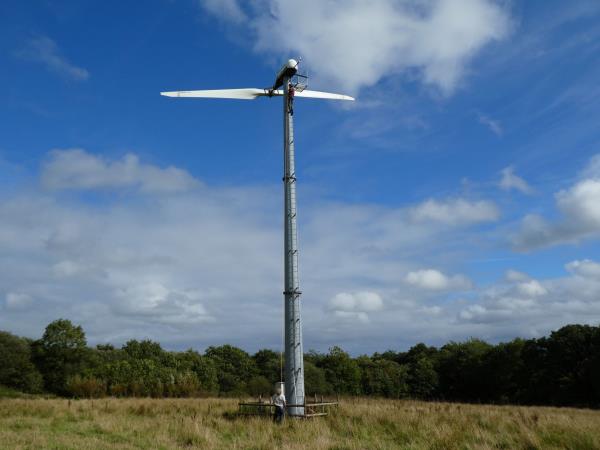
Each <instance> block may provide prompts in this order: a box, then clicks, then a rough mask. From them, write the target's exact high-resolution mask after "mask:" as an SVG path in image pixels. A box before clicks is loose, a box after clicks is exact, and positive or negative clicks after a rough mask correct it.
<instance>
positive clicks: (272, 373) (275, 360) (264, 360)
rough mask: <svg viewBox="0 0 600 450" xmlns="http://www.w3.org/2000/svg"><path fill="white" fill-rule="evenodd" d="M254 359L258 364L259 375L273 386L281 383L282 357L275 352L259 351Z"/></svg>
mask: <svg viewBox="0 0 600 450" xmlns="http://www.w3.org/2000/svg"><path fill="white" fill-rule="evenodd" d="M252 359H253V360H254V363H255V364H256V369H257V370H258V373H259V374H260V375H262V376H263V377H265V378H266V379H267V380H269V383H271V384H272V385H274V384H275V382H277V381H281V370H280V368H281V355H280V354H279V353H276V352H274V351H273V350H267V349H263V350H259V351H258V352H256V353H255V354H254V355H253V356H252Z"/></svg>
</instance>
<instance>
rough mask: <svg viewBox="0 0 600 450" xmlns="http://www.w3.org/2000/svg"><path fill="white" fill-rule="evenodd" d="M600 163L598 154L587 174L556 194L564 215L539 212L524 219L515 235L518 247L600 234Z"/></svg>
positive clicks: (576, 239) (543, 244) (557, 204)
mask: <svg viewBox="0 0 600 450" xmlns="http://www.w3.org/2000/svg"><path fill="white" fill-rule="evenodd" d="M597 165H598V156H596V157H595V158H593V159H592V161H591V162H590V164H589V165H588V167H587V168H586V170H584V171H583V178H580V179H579V180H578V181H577V182H576V183H575V184H574V185H573V186H571V187H570V188H568V189H563V190H561V191H559V192H558V193H556V194H555V200H556V207H557V209H558V210H559V211H560V213H561V216H562V217H561V218H560V219H558V220H556V221H554V222H551V221H548V220H546V219H544V218H543V217H541V216H539V215H535V214H530V215H528V216H526V217H525V218H524V219H523V223H522V225H521V230H520V231H519V233H518V234H516V235H515V236H514V237H513V244H514V245H515V247H516V248H517V249H520V250H531V249H536V248H540V247H546V246H551V245H556V244H564V243H577V242H579V241H581V240H582V239H585V238H592V237H598V236H600V171H599V170H597V167H596V166H597Z"/></svg>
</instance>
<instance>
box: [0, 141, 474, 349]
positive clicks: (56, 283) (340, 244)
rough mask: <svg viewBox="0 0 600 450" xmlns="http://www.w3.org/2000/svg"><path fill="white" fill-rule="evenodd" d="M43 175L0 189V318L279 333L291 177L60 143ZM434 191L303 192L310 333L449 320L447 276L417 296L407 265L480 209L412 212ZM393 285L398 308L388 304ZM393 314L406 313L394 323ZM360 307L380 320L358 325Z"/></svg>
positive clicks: (11, 323) (150, 332)
mask: <svg viewBox="0 0 600 450" xmlns="http://www.w3.org/2000/svg"><path fill="white" fill-rule="evenodd" d="M40 177H41V178H40V180H41V182H40V184H39V185H34V186H29V187H28V188H27V189H23V190H19V189H15V190H7V191H5V192H3V193H2V194H1V195H2V197H0V249H1V250H2V251H1V252H0V264H1V265H2V267H4V268H5V271H4V273H3V275H4V276H3V277H1V278H0V295H2V296H3V301H2V300H0V310H1V312H0V329H2V328H3V329H9V330H11V331H14V332H17V333H20V334H24V335H29V336H36V335H38V334H39V332H40V330H42V329H43V326H44V325H46V324H47V323H48V322H50V321H51V320H53V319H55V318H56V317H59V316H63V317H68V318H70V319H72V320H74V321H76V322H78V323H81V324H82V325H83V326H84V328H85V329H86V331H87V332H88V336H89V339H90V342H92V343H96V342H106V341H110V342H113V343H120V342H123V341H125V340H127V339H130V338H134V337H137V338H140V337H150V338H153V339H156V340H160V341H161V342H164V343H165V345H167V346H169V347H171V348H173V347H178V348H182V347H188V346H194V347H196V348H202V347H203V346H206V345H212V344H221V343H223V342H230V343H232V344H238V345H243V346H248V343H249V342H250V343H251V344H250V345H254V346H256V347H261V346H263V347H272V348H276V347H277V346H278V345H279V342H280V339H281V336H280V332H281V327H280V322H279V318H280V314H281V310H282V306H283V303H282V295H281V287H280V286H281V283H282V280H281V278H282V275H281V271H282V267H281V258H280V254H281V226H282V225H281V211H280V205H281V204H280V201H279V198H280V187H279V186H278V185H276V186H266V187H258V186H248V185H245V186H237V187H234V188H229V187H213V186H208V185H206V184H204V183H202V182H201V181H200V180H197V179H194V178H192V177H191V175H189V174H188V173H187V172H185V171H184V170H182V169H179V168H161V167H157V166H154V165H151V164H148V163H147V162H145V161H143V160H140V159H139V158H137V157H134V156H125V157H123V158H108V157H105V156H101V155H97V154H94V153H91V152H88V151H86V150H83V149H78V150H58V151H54V152H51V153H50V154H48V155H47V157H46V158H45V159H44V160H43V161H42V164H41V171H40ZM39 187H43V189H41V190H40V189H39ZM65 189H69V190H72V191H76V192H77V191H84V192H88V191H89V190H110V191H111V192H119V195H118V196H113V195H111V196H107V197H105V198H103V201H102V202H101V204H97V203H96V202H94V201H92V202H90V201H89V197H88V196H87V195H83V196H64V195H62V192H63V190H65ZM165 194H168V195H165ZM432 201H433V202H434V203H435V205H438V206H439V205H446V203H447V201H445V200H435V199H431V200H430V201H429V202H430V203H431V202H432ZM455 201H456V200H452V201H451V203H452V204H454V202H455ZM457 204H459V205H460V204H463V203H462V202H458V203H457ZM464 204H471V202H469V201H467V200H464ZM422 206H423V204H417V205H414V206H407V207H401V208H393V207H388V206H376V205H367V204H345V203H328V202H326V201H324V200H323V199H322V198H313V199H308V198H305V200H304V203H303V208H302V210H301V211H302V214H301V216H300V220H301V221H302V224H301V225H302V226H301V229H300V238H301V243H302V247H301V255H300V256H301V279H302V290H303V292H304V294H303V298H302V300H303V314H304V316H305V318H306V322H305V326H306V336H307V346H308V345H312V346H314V347H313V348H315V347H317V348H322V349H326V348H328V347H329V346H330V345H331V343H332V342H337V341H339V340H340V339H349V338H352V339H357V342H355V343H354V344H353V345H351V344H348V348H352V347H354V348H358V347H360V346H364V345H367V344H366V342H367V341H366V340H362V339H360V340H359V337H362V338H366V337H370V339H375V337H373V336H374V335H371V334H370V333H371V332H373V330H374V329H377V327H379V326H380V327H381V329H382V330H383V329H386V330H387V331H388V332H391V331H390V330H396V329H397V327H398V324H399V323H402V324H403V327H405V328H407V327H410V326H412V325H411V324H414V323H427V322H428V321H430V320H442V318H443V317H444V316H445V315H444V314H443V312H442V311H441V307H440V306H439V305H437V304H435V302H433V301H430V300H429V299H427V298H426V295H427V293H436V294H438V293H442V292H444V291H440V290H437V291H436V290H426V289H421V290H419V289H413V290H412V291H411V293H410V297H406V296H405V294H406V292H404V291H406V289H405V288H404V289H403V287H404V286H403V283H402V280H401V279H399V275H398V274H406V273H407V272H409V271H410V267H414V264H415V262H416V261H420V259H422V258H425V259H426V258H427V255H429V254H431V251H432V249H435V251H438V252H439V251H444V247H445V246H447V245H457V244H458V243H460V242H461V240H460V239H462V237H460V236H461V235H460V232H461V225H464V226H469V227H472V226H473V225H474V222H473V216H472V214H471V208H469V207H466V208H460V207H459V208H457V209H458V214H459V216H460V215H461V214H467V215H468V217H461V218H460V219H456V218H455V219H452V220H451V221H450V222H449V221H448V219H443V220H439V218H435V217H434V218H433V219H432V218H431V217H428V216H427V214H420V215H419V214H417V216H415V211H419V210H422V209H423V208H422ZM442 207H443V208H444V206H442ZM449 223H451V224H452V226H448V224H449ZM409 261H410V262H409ZM232 280H235V282H232ZM448 280H449V281H447V282H446V283H447V284H448V286H457V285H458V284H460V283H459V281H460V278H454V277H451V276H448ZM9 293H13V294H20V295H21V294H23V295H27V296H28V297H27V298H31V299H35V306H36V307H35V308H33V307H32V305H33V304H34V303H33V300H32V303H30V304H29V305H28V306H23V307H21V308H17V307H16V304H17V303H18V300H17V299H18V297H15V295H11V296H10V301H7V298H9V297H8V294H9ZM388 297H389V299H390V300H389V302H388ZM23 298H25V297H23ZM383 299H385V310H386V311H388V307H389V308H391V309H390V310H389V311H392V312H391V313H390V315H389V317H388V315H387V314H381V311H383V306H384V303H383ZM21 303H22V304H23V305H26V304H27V302H26V301H23V302H21ZM324 308H325V310H326V312H327V314H323V309H324ZM332 317H333V318H335V319H339V320H331V318H332ZM391 317H395V322H394V323H390V324H387V325H386V323H385V321H387V320H388V319H389V318H391ZM357 321H358V322H359V323H360V322H362V323H366V322H368V323H369V324H371V325H369V326H368V327H361V330H362V331H361V333H356V332H355V331H354V330H351V328H352V323H355V322H357ZM256 324H263V325H264V326H261V327H256ZM328 327H329V328H328ZM373 327H374V328H373ZM440 329H441V328H440ZM175 331H176V332H175ZM398 338H399V337H398ZM382 339H383V338H382ZM382 342H383V341H382ZM374 345H375V344H374ZM249 349H251V348H249Z"/></svg>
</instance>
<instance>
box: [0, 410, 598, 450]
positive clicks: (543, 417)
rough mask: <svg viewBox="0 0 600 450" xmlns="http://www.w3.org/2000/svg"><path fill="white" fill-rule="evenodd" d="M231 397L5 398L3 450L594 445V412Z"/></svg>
mask: <svg viewBox="0 0 600 450" xmlns="http://www.w3.org/2000/svg"><path fill="white" fill-rule="evenodd" d="M236 410H237V400H234V399H115V398H108V399H100V400H76V401H75V400H73V401H69V400H64V399H35V400H33V399H4V400H0V448H1V449H12V448H19V449H40V448H52V449H102V448H111V449H112V448H114V449H171V448H202V449H229V448H231V449H272V448H274V449H315V450H321V449H332V450H333V449H339V450H341V449H398V448H406V449H454V448H456V449H469V448H473V449H600V412H599V411H592V410H578V409H569V408H560V409H559V408H541V407H540V408H537V407H514V406H481V405H464V404H450V403H424V402H416V401H405V400H378V399H367V398H358V399H345V400H344V401H343V402H342V405H341V406H340V408H339V410H338V411H337V413H336V414H335V415H332V416H330V417H326V418H318V419H311V420H286V422H285V423H284V424H283V425H281V426H279V425H276V424H274V423H273V422H271V421H270V420H268V419H265V418H257V417H239V418H238V417H235V416H234V415H233V414H231V413H232V412H235V411H236Z"/></svg>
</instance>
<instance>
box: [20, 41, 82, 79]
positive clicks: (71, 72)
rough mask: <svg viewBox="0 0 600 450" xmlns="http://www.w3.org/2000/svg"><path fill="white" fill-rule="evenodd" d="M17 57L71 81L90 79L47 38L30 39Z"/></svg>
mask: <svg viewBox="0 0 600 450" xmlns="http://www.w3.org/2000/svg"><path fill="white" fill-rule="evenodd" d="M17 55H18V56H19V57H21V58H23V59H25V60H28V61H33V62H38V63H41V64H43V65H44V66H46V68H47V69H48V70H50V71H51V72H55V73H57V74H59V75H61V76H63V77H65V78H69V79H71V80H75V81H85V80H87V79H88V78H89V77H90V74H89V72H88V71H87V70H86V69H84V68H82V67H78V66H76V65H74V64H73V63H71V62H70V61H69V60H68V59H67V58H65V57H64V56H63V55H62V53H61V51H60V49H59V48H58V45H56V42H54V41H53V40H52V39H50V38H49V37H47V36H39V37H36V38H32V39H30V40H29V41H28V42H27V44H26V45H25V47H24V48H22V49H21V50H20V51H19V52H17Z"/></svg>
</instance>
